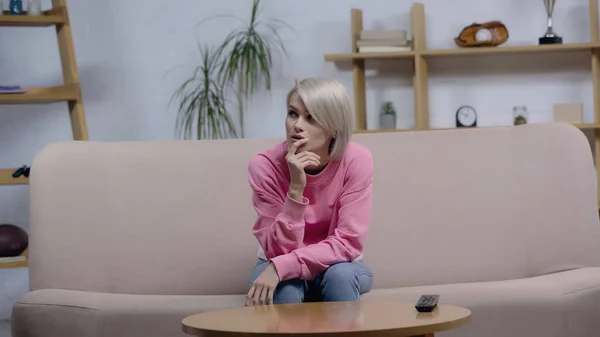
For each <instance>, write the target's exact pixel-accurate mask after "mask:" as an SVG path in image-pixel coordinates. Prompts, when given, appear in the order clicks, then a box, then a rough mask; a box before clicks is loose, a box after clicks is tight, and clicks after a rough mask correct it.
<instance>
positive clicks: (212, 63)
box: [173, 0, 290, 139]
mask: <svg viewBox="0 0 600 337" xmlns="http://www.w3.org/2000/svg"><path fill="white" fill-rule="evenodd" d="M260 5H261V2H260V0H254V1H253V3H252V11H251V13H250V20H249V22H248V23H247V25H245V26H243V27H241V28H237V29H235V30H234V31H232V32H230V33H229V34H228V35H227V37H226V38H225V40H224V41H223V42H222V43H221V44H220V45H219V46H218V47H217V48H215V49H214V50H211V49H210V48H209V47H201V52H202V59H201V64H200V65H199V66H197V67H196V69H195V70H194V72H193V75H192V77H191V78H189V79H187V80H186V81H185V82H184V83H183V84H182V85H181V86H180V87H179V88H178V89H177V90H176V92H175V94H174V96H173V98H176V99H177V100H178V102H179V106H178V109H179V114H178V116H177V122H176V123H177V127H178V131H179V133H180V134H181V136H183V138H197V139H205V138H213V139H216V138H229V137H238V133H237V132H236V130H235V126H234V124H233V123H232V121H231V118H230V114H229V112H228V111H227V107H226V103H227V102H228V100H227V99H226V98H227V93H229V92H230V90H231V93H232V94H233V95H235V97H236V101H237V102H236V103H237V104H236V105H237V109H238V114H239V130H240V132H239V135H240V136H241V138H243V137H244V103H245V102H244V101H245V100H247V99H249V97H250V96H251V95H252V94H253V93H254V92H255V90H256V89H257V88H258V86H259V84H260V83H259V82H261V81H264V88H265V89H267V90H271V72H272V66H273V56H274V53H275V52H282V53H283V54H284V55H285V56H287V51H286V48H285V46H284V44H283V40H282V39H281V37H280V36H279V33H278V29H277V26H276V24H281V25H284V26H287V27H290V26H289V25H287V24H286V23H285V22H283V21H281V20H273V21H269V20H267V19H262V18H259V13H260V12H262V8H261V6H260ZM216 17H231V18H237V17H235V16H232V15H219V16H216ZM216 17H213V18H216ZM210 19H212V18H209V19H208V20H210ZM237 19H239V20H240V21H242V22H244V20H242V19H241V18H237ZM205 21H206V20H205ZM263 26H264V27H265V28H264V30H265V32H264V33H261V32H260V31H261V30H262V29H261V28H262V27H263ZM194 130H195V132H194Z"/></svg>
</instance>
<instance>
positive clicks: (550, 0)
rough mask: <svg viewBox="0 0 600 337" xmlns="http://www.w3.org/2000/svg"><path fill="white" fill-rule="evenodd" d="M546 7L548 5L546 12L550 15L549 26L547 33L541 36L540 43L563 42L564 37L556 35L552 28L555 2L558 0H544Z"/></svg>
mask: <svg viewBox="0 0 600 337" xmlns="http://www.w3.org/2000/svg"><path fill="white" fill-rule="evenodd" d="M543 1H544V7H546V14H547V15H548V28H547V29H546V34H544V36H542V37H540V44H561V43H562V37H560V36H558V35H556V34H555V33H554V31H553V29H552V12H554V4H555V3H556V0H543Z"/></svg>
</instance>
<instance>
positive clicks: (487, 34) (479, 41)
mask: <svg viewBox="0 0 600 337" xmlns="http://www.w3.org/2000/svg"><path fill="white" fill-rule="evenodd" d="M507 40H508V30H507V29H506V26H505V25H504V24H502V22H500V21H489V22H486V23H483V24H479V23H474V24H472V25H470V26H467V27H465V28H464V29H463V30H462V32H460V34H459V35H458V37H457V38H455V39H454V42H456V44H457V45H458V46H459V47H463V48H467V47H496V46H499V45H501V44H503V43H504V42H506V41H507Z"/></svg>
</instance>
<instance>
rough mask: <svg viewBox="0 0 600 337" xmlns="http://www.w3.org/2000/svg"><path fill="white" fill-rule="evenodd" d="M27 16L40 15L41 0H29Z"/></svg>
mask: <svg viewBox="0 0 600 337" xmlns="http://www.w3.org/2000/svg"><path fill="white" fill-rule="evenodd" d="M27 14H29V15H33V16H38V15H41V14H42V0H29V2H28V6H27Z"/></svg>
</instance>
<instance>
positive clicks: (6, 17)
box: [0, 0, 89, 268]
mask: <svg viewBox="0 0 600 337" xmlns="http://www.w3.org/2000/svg"><path fill="white" fill-rule="evenodd" d="M50 26H55V28H56V34H57V41H58V49H59V53H60V59H61V67H62V74H63V84H62V85H59V86H54V87H46V88H25V89H26V92H25V93H21V94H0V105H14V104H47V103H57V102H66V103H67V106H68V111H69V116H70V121H71V130H72V133H73V139H74V140H78V141H87V140H89V136H88V130H87V124H86V118H85V111H84V107H83V99H82V95H81V88H80V85H79V71H78V68H77V61H76V58H75V48H74V46H73V36H72V33H71V24H70V21H69V12H68V9H67V0H52V9H50V10H48V11H44V12H43V13H42V15H39V16H31V15H27V13H24V14H23V15H11V14H10V13H9V12H7V11H3V15H0V27H50ZM32 169H33V168H32ZM16 170H17V168H14V169H9V168H4V169H0V185H21V184H29V178H27V177H24V176H20V177H17V178H15V177H13V173H14V172H15V171H16ZM26 256H27V255H26ZM27 265H28V263H27V260H25V261H19V262H6V263H0V268H17V267H26V266H27Z"/></svg>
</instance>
